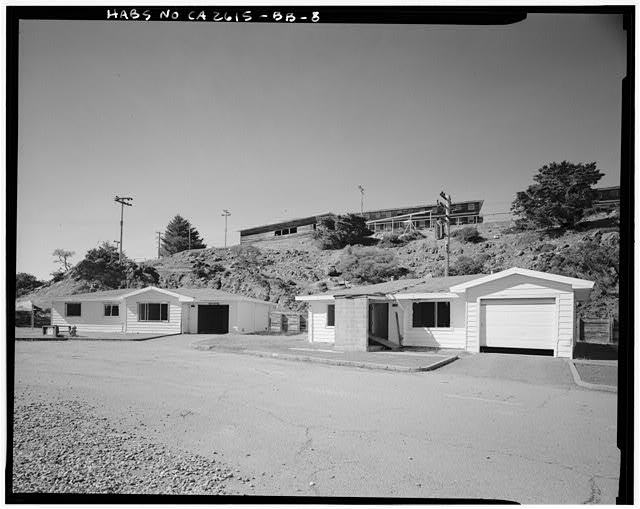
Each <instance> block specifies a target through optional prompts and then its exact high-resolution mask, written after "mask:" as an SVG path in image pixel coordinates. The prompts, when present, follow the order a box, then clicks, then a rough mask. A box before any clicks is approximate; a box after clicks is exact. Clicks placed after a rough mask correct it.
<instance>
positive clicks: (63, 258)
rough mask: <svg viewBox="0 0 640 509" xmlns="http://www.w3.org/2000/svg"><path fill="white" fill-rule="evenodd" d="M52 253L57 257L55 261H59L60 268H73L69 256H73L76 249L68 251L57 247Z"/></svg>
mask: <svg viewBox="0 0 640 509" xmlns="http://www.w3.org/2000/svg"><path fill="white" fill-rule="evenodd" d="M51 254H52V255H53V256H55V257H56V258H57V260H56V261H55V263H59V264H60V266H61V267H60V269H61V270H62V271H63V272H66V271H68V270H69V269H70V268H71V263H69V258H71V257H72V256H73V255H75V254H76V253H75V251H67V250H66V249H61V248H57V249H54V251H53V253H51Z"/></svg>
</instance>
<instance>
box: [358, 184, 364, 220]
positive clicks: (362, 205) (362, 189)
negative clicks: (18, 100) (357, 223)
mask: <svg viewBox="0 0 640 509" xmlns="http://www.w3.org/2000/svg"><path fill="white" fill-rule="evenodd" d="M358 189H359V190H360V215H362V214H364V187H362V186H358Z"/></svg>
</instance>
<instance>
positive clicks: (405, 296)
mask: <svg viewBox="0 0 640 509" xmlns="http://www.w3.org/2000/svg"><path fill="white" fill-rule="evenodd" d="M394 297H395V298H396V299H397V300H420V299H458V298H459V297H460V295H459V294H457V293H453V292H429V293H427V292H415V293H399V294H396V295H394Z"/></svg>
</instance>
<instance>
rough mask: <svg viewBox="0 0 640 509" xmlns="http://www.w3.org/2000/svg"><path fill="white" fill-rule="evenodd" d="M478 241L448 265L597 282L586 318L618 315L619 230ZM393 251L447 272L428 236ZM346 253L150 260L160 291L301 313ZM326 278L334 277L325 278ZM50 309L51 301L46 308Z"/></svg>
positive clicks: (296, 240) (305, 246)
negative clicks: (215, 293)
mask: <svg viewBox="0 0 640 509" xmlns="http://www.w3.org/2000/svg"><path fill="white" fill-rule="evenodd" d="M478 231H479V233H480V235H481V237H482V239H483V240H482V241H480V242H477V243H471V242H464V241H462V240H461V239H459V238H456V237H453V238H452V239H451V245H450V259H451V260H450V266H451V267H452V269H454V270H455V268H456V266H457V264H458V263H459V261H461V260H464V259H466V260H467V261H468V260H469V259H471V260H475V261H478V262H479V263H478V265H477V267H478V269H477V270H480V271H481V272H482V273H486V274H489V273H491V272H492V271H498V270H502V269H506V268H509V267H513V266H518V267H523V268H529V269H534V270H543V271H549V272H555V273H558V274H564V275H567V276H572V277H583V278H587V279H592V280H594V281H596V286H595V289H594V292H593V293H592V298H591V300H590V302H589V303H587V305H586V306H585V307H584V309H582V310H579V312H580V313H581V314H582V315H583V316H603V317H606V316H617V313H618V309H617V308H618V275H617V270H618V267H617V256H618V252H619V234H618V231H617V229H616V228H612V227H608V228H606V227H605V228H603V227H599V228H592V229H589V230H586V231H582V232H569V233H562V234H555V235H554V234H548V233H546V234H545V233H542V232H535V231H524V232H519V231H514V229H513V228H512V225H511V224H510V223H508V222H505V223H486V224H481V225H478ZM384 249H388V250H391V251H393V252H394V253H395V255H396V258H397V263H398V264H399V265H400V266H402V267H406V268H407V269H408V270H409V273H408V274H407V276H406V277H421V276H426V275H428V274H431V275H433V276H440V275H442V274H443V271H444V260H445V244H444V241H443V240H435V239H434V238H433V236H432V235H431V234H427V235H426V236H425V237H424V238H420V239H418V240H414V241H411V242H408V243H406V244H404V245H398V246H394V247H388V248H384ZM343 251H344V250H335V251H331V250H328V251H322V250H319V249H318V248H317V247H316V246H315V245H314V244H313V242H312V241H311V238H309V237H304V236H298V237H292V238H287V239H277V240H270V241H265V242H260V243H256V244H253V245H243V246H233V247H230V248H209V249H202V250H192V251H188V252H181V253H178V254H176V255H173V256H169V257H165V258H161V259H159V260H149V261H147V262H146V264H147V265H150V266H153V267H154V268H155V269H156V270H157V272H158V274H159V275H160V282H159V286H161V287H164V288H177V287H180V286H184V287H193V288H216V289H220V290H225V291H229V292H234V293H238V294H240V295H245V296H248V297H255V298H258V299H263V300H268V301H271V302H276V303H277V304H278V306H279V307H281V308H289V309H295V310H301V309H304V304H303V303H300V302H297V301H295V300H294V298H295V296H296V295H300V294H310V293H317V292H319V291H324V290H326V289H327V288H329V289H330V288H333V287H335V286H337V285H339V284H340V283H341V281H342V278H341V277H340V275H339V274H338V273H336V271H335V267H336V266H339V263H338V261H339V259H340V257H341V255H342V254H343ZM330 274H331V275H330ZM94 289H95V290H97V289H102V288H95V284H93V286H92V283H91V282H86V281H73V280H71V279H64V280H63V281H61V282H59V283H54V284H50V285H48V286H47V287H43V288H41V289H39V290H38V291H36V292H34V293H33V294H32V295H31V296H25V298H32V300H34V302H36V304H38V303H39V302H40V303H43V302H46V300H47V299H49V300H50V298H51V297H54V296H56V295H70V294H73V293H81V292H86V291H92V290H94ZM47 306H48V304H47Z"/></svg>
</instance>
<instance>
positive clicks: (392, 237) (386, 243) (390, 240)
mask: <svg viewBox="0 0 640 509" xmlns="http://www.w3.org/2000/svg"><path fill="white" fill-rule="evenodd" d="M403 244H404V242H403V241H402V240H401V239H400V237H399V236H398V235H397V234H395V233H385V234H384V235H383V236H382V238H381V239H380V241H379V242H378V247H386V248H389V247H398V246H402V245H403Z"/></svg>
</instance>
